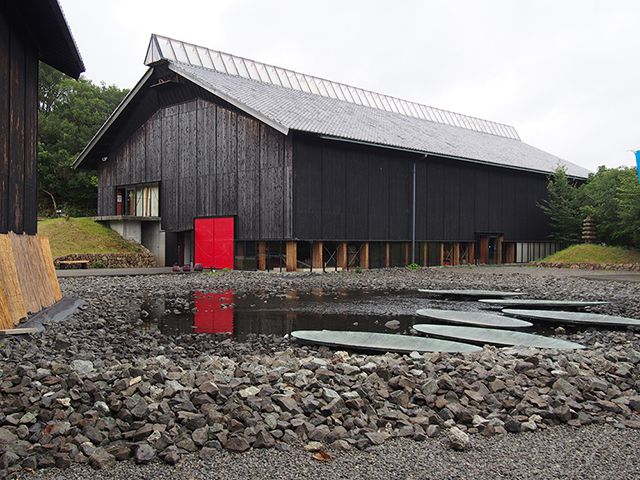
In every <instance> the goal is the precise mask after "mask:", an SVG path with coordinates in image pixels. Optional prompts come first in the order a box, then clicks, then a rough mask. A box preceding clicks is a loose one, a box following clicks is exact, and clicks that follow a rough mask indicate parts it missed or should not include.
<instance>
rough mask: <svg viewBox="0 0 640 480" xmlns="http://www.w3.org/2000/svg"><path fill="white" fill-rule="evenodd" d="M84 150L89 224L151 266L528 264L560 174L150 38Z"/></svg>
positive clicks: (456, 120) (413, 117) (456, 135)
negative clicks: (135, 77) (90, 181)
mask: <svg viewBox="0 0 640 480" xmlns="http://www.w3.org/2000/svg"><path fill="white" fill-rule="evenodd" d="M145 63H146V64H147V65H149V67H150V68H149V70H148V71H147V73H146V74H145V75H144V77H143V78H142V79H141V80H140V82H139V83H138V84H137V85H136V86H135V88H133V89H132V91H131V92H130V94H129V95H128V96H127V98H126V99H125V100H124V101H123V102H122V104H121V105H120V106H119V107H118V109H117V110H116V111H115V112H114V114H113V115H112V116H111V117H110V118H109V120H108V121H107V122H106V123H105V125H104V126H103V127H102V128H101V129H100V131H99V132H98V133H97V134H96V136H95V137H94V138H93V139H92V141H91V142H90V143H89V145H87V147H86V148H85V150H84V151H83V152H82V154H81V155H80V157H79V158H78V161H77V162H76V166H77V167H80V168H95V169H97V170H98V175H99V185H98V214H99V215H100V217H99V218H100V219H101V220H103V221H105V222H108V223H109V224H110V225H111V227H112V228H114V229H116V230H118V231H119V232H120V233H122V234H123V235H125V236H126V237H129V238H132V239H135V240H137V241H139V242H141V243H143V244H144V245H145V246H147V247H148V248H150V249H151V250H152V251H154V252H155V253H156V256H157V258H158V261H159V262H160V263H163V264H168V265H171V264H173V263H174V262H177V263H183V262H184V263H188V262H190V261H196V262H200V263H203V264H204V265H205V266H214V267H217V268H220V267H230V268H250V269H255V268H257V269H265V268H286V269H287V270H296V269H303V268H304V269H320V268H325V269H326V268H349V267H353V266H360V267H364V268H368V267H385V266H400V265H407V264H408V263H411V262H414V261H415V262H416V263H419V264H421V265H441V264H451V265H457V264H464V263H476V262H477V263H503V262H505V261H506V262H517V261H522V262H526V261H529V260H531V259H533V258H539V257H541V256H544V255H546V254H548V253H550V252H552V251H553V250H554V249H555V248H556V246H555V245H554V244H553V243H552V242H550V241H549V225H548V221H547V219H546V218H545V216H544V214H543V212H542V211H541V209H540V208H539V207H538V203H539V202H540V201H541V200H543V199H544V198H545V196H546V182H547V176H548V175H549V173H550V172H552V171H553V170H554V169H555V168H556V167H557V166H558V165H564V166H565V167H566V168H567V171H568V174H569V175H570V176H572V177H573V178H576V179H578V178H585V177H586V175H587V174H588V172H587V170H585V169H583V168H581V167H579V166H577V165H574V164H572V163H569V162H566V161H564V160H562V159H560V158H558V157H556V156H554V155H551V154H549V153H546V152H544V151H542V150H539V149H537V148H535V147H532V146H530V145H527V144H526V143H524V142H523V141H522V140H521V139H520V137H519V136H518V133H517V132H516V130H515V128H513V127H511V126H508V125H504V124H500V123H496V122H492V121H488V120H482V119H478V118H474V117H470V116H467V115H461V114H458V113H454V112H449V111H445V110H441V109H437V108H433V107H428V106H425V105H421V104H418V103H414V102H409V101H406V100H401V99H398V98H394V97H390V96H388V95H382V94H379V93H375V92H371V91H367V90H363V89H361V88H357V87H352V86H349V85H345V84H340V83H337V82H333V81H329V80H325V79H322V78H318V77H313V76H310V75H306V74H302V73H298V72H294V71H291V70H286V69H283V68H280V67H276V66H272V65H266V64H263V63H260V62H256V61H253V60H248V59H246V58H241V57H237V56H234V55H230V54H226V53H224V52H219V51H216V50H212V49H208V48H204V47H200V46H197V45H192V44H188V43H185V42H181V41H177V40H174V39H169V38H166V37H160V36H157V35H153V36H152V38H151V42H150V44H149V48H148V51H147V58H146V62H145Z"/></svg>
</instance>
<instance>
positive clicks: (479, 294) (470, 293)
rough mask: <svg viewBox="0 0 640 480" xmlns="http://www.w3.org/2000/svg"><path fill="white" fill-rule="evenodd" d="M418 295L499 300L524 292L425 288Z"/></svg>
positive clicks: (420, 289)
mask: <svg viewBox="0 0 640 480" xmlns="http://www.w3.org/2000/svg"><path fill="white" fill-rule="evenodd" d="M418 291H419V292H420V293H428V294H429V295H440V296H442V297H466V298H496V297H497V298H499V297H517V296H518V295H524V292H502V291H500V290H429V289H427V288H419V289H418Z"/></svg>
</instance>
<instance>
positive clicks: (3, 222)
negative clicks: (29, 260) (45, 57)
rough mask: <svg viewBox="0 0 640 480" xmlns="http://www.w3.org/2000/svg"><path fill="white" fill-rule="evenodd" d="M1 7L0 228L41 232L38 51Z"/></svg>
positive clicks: (16, 21) (21, 28)
mask: <svg viewBox="0 0 640 480" xmlns="http://www.w3.org/2000/svg"><path fill="white" fill-rule="evenodd" d="M30 38H31V35H29V33H28V30H27V29H26V27H24V26H23V25H22V24H21V23H20V20H19V19H17V18H9V17H8V16H7V15H6V12H5V11H4V9H0V233H3V232H7V231H14V232H17V233H23V232H25V233H29V234H34V233H36V229H37V224H36V216H37V205H36V198H37V180H36V157H37V108H38V56H37V50H36V48H35V46H34V45H32V43H31V41H30Z"/></svg>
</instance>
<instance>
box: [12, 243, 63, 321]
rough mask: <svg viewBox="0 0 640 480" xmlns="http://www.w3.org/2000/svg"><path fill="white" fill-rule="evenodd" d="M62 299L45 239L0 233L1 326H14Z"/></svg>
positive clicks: (49, 249)
mask: <svg viewBox="0 0 640 480" xmlns="http://www.w3.org/2000/svg"><path fill="white" fill-rule="evenodd" d="M61 298H62V292H61V290H60V284H59V283H58V278H57V276H56V272H55V267H54V266H53V257H52V256H51V248H50V246H49V241H48V239H46V238H43V237H38V236H37V235H17V234H15V233H12V232H10V233H8V234H4V235H0V329H11V328H14V327H15V326H16V325H18V324H19V323H20V321H21V320H22V319H24V318H25V317H26V316H27V315H28V314H29V313H37V312H39V311H41V310H42V309H44V308H47V307H50V306H51V305H53V304H55V303H56V302H58V301H59V300H60V299H61Z"/></svg>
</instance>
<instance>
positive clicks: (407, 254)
mask: <svg viewBox="0 0 640 480" xmlns="http://www.w3.org/2000/svg"><path fill="white" fill-rule="evenodd" d="M402 253H403V254H404V265H405V266H407V265H409V264H410V263H411V245H410V244H409V243H403V244H402Z"/></svg>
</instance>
